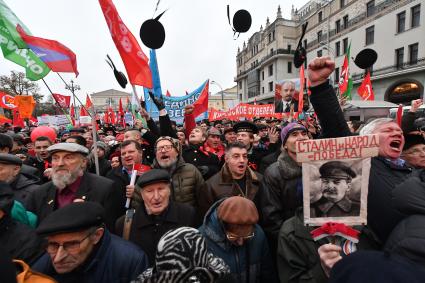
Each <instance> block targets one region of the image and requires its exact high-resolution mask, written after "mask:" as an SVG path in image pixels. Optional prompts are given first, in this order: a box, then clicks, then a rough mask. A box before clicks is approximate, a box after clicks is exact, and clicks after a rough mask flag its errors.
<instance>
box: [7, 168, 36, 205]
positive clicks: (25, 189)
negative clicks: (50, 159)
mask: <svg viewBox="0 0 425 283" xmlns="http://www.w3.org/2000/svg"><path fill="white" fill-rule="evenodd" d="M39 181H40V179H39V178H37V177H36V176H33V175H27V174H24V173H22V172H21V173H20V174H19V175H18V176H16V179H15V180H14V181H13V182H12V183H10V187H11V188H12V191H13V194H14V198H15V199H16V200H17V201H19V202H21V203H22V204H23V205H24V206H25V207H27V202H28V198H29V195H30V194H32V193H33V192H34V191H36V190H38V188H39V187H40V185H38V183H39Z"/></svg>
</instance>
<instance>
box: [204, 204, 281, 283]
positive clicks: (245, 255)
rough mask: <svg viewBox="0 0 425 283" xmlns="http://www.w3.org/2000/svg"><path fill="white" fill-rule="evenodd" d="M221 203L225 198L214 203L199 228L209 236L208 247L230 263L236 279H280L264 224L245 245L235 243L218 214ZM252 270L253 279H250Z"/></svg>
mask: <svg viewBox="0 0 425 283" xmlns="http://www.w3.org/2000/svg"><path fill="white" fill-rule="evenodd" d="M220 203H221V201H218V202H216V203H215V204H214V205H213V206H212V207H211V209H210V210H209V211H208V212H207V214H206V215H205V218H204V224H203V225H202V226H201V227H200V228H199V231H200V232H201V233H202V235H203V236H204V237H205V239H206V240H207V246H208V250H209V251H210V252H211V253H213V254H214V255H215V256H218V257H220V258H222V259H223V260H224V261H225V262H226V264H227V265H229V267H230V272H231V274H232V277H233V279H234V280H235V281H236V282H239V283H245V282H249V283H253V282H258V283H260V282H266V283H272V282H277V273H276V271H275V270H274V266H273V262H272V258H271V255H270V252H269V247H268V245H267V240H266V236H265V235H264V232H263V230H262V229H261V227H260V226H258V225H255V229H254V235H255V236H254V237H253V238H252V239H250V240H249V241H247V242H246V243H244V245H243V246H235V245H233V244H231V243H230V242H229V241H228V240H227V238H226V234H225V231H224V228H223V224H222V223H221V221H220V220H219V219H218V217H217V208H218V206H219V205H220ZM247 263H248V264H247ZM248 274H249V281H247V276H248Z"/></svg>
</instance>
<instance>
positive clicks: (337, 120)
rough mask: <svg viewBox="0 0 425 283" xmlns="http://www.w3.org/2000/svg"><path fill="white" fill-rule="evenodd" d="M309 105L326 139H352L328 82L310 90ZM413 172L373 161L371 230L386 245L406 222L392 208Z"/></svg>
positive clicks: (368, 218) (391, 164)
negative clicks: (395, 193) (399, 187)
mask: <svg viewBox="0 0 425 283" xmlns="http://www.w3.org/2000/svg"><path fill="white" fill-rule="evenodd" d="M311 92H312V93H311V96H310V101H311V104H312V105H313V107H314V110H315V112H316V114H317V116H318V118H319V121H320V125H321V127H322V135H323V136H325V137H327V138H332V137H341V136H349V135H351V133H350V130H349V129H348V126H347V123H346V121H345V119H344V115H343V113H342V110H341V107H340V106H339V103H338V100H337V97H336V95H335V92H334V90H333V88H332V87H331V86H330V85H329V83H328V82H326V83H323V84H321V85H318V86H315V87H312V88H311ZM411 172H412V169H411V168H409V167H407V166H406V165H396V164H394V163H392V162H391V161H388V160H386V159H385V158H383V157H374V158H372V162H371V168H370V176H369V190H368V202H367V205H368V213H367V223H368V226H369V227H370V228H371V229H372V230H373V231H374V232H375V233H376V235H377V236H378V237H379V239H380V240H381V241H382V242H385V241H386V239H387V237H388V235H389V234H390V232H391V230H392V229H393V228H394V227H395V226H396V225H397V224H398V222H399V221H400V220H401V219H403V215H402V214H401V213H400V212H398V211H397V210H396V209H395V208H394V207H393V205H392V202H391V195H392V190H393V189H394V187H395V186H396V185H398V184H400V183H401V182H403V181H404V180H405V179H406V178H408V176H409V175H410V173H411Z"/></svg>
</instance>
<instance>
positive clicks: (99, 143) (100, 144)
mask: <svg viewBox="0 0 425 283" xmlns="http://www.w3.org/2000/svg"><path fill="white" fill-rule="evenodd" d="M96 145H97V147H100V148H101V149H103V151H105V152H107V151H108V146H107V145H106V143H104V142H102V141H98V142H96ZM91 149H92V150H93V149H94V145H92V147H91Z"/></svg>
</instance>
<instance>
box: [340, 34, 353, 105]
mask: <svg viewBox="0 0 425 283" xmlns="http://www.w3.org/2000/svg"><path fill="white" fill-rule="evenodd" d="M350 49H351V41H350V44H349V45H348V49H347V53H346V54H345V56H346V58H347V72H349V71H348V69H349V65H350ZM348 74H349V75H348V84H347V90H346V91H345V92H344V93H343V94H342V96H343V97H345V98H347V100H351V90H352V89H353V80H352V79H351V74H350V73H348Z"/></svg>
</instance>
